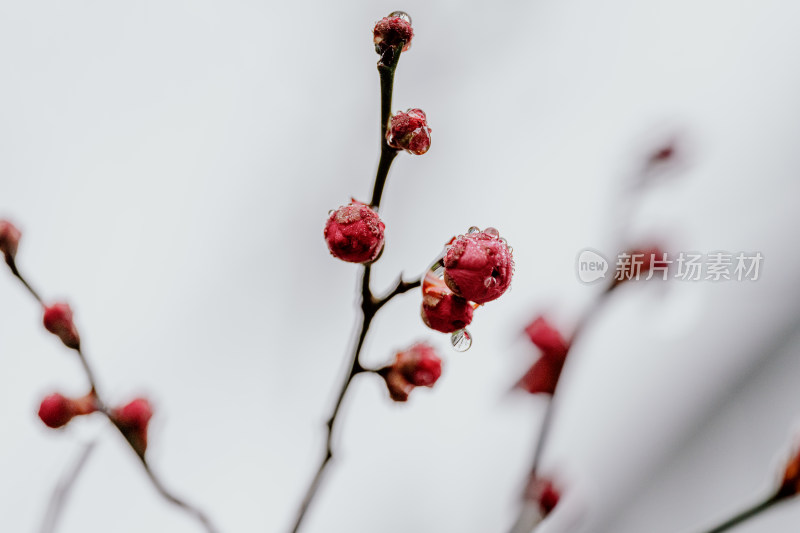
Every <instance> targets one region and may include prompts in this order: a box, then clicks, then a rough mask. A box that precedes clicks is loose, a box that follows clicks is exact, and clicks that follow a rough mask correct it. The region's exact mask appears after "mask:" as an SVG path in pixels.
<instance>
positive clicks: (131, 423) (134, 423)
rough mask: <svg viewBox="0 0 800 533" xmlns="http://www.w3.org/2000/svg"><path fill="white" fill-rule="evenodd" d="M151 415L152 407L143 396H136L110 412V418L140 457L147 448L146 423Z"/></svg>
mask: <svg viewBox="0 0 800 533" xmlns="http://www.w3.org/2000/svg"><path fill="white" fill-rule="evenodd" d="M152 416H153V409H152V408H151V406H150V402H149V401H147V400H146V399H144V398H136V399H135V400H133V401H131V402H130V403H128V404H127V405H124V406H122V407H118V408H116V409H114V410H113V411H112V412H111V420H112V421H113V422H114V423H115V424H116V425H117V427H118V428H119V429H120V431H122V434H123V435H125V438H126V439H128V442H129V443H130V444H131V446H132V447H133V449H134V450H136V453H138V454H139V455H140V456H142V457H144V453H145V451H146V450H147V425H148V423H149V422H150V418H151V417H152Z"/></svg>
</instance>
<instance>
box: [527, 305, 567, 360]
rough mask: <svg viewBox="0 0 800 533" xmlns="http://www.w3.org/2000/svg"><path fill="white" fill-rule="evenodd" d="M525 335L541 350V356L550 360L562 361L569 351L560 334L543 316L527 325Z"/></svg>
mask: <svg viewBox="0 0 800 533" xmlns="http://www.w3.org/2000/svg"><path fill="white" fill-rule="evenodd" d="M525 333H526V334H527V335H528V338H529V339H530V340H531V342H532V343H533V344H534V345H535V346H536V347H537V348H539V350H541V352H542V355H545V356H547V357H548V358H550V359H555V360H558V359H564V358H565V357H566V356H567V351H568V350H569V344H568V343H567V341H565V340H564V337H562V336H561V333H559V332H558V330H557V329H556V328H555V327H553V325H552V324H550V322H548V321H547V319H546V318H544V317H543V316H539V317H536V319H535V320H534V321H533V322H531V323H530V324H528V326H527V327H526V328H525Z"/></svg>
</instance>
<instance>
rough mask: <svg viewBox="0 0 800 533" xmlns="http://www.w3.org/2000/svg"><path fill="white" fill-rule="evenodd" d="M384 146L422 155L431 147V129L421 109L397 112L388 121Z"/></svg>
mask: <svg viewBox="0 0 800 533" xmlns="http://www.w3.org/2000/svg"><path fill="white" fill-rule="evenodd" d="M386 144H388V145H389V146H390V147H392V148H394V149H395V150H405V151H406V152H408V153H411V154H416V155H422V154H424V153H425V152H427V151H428V149H429V148H430V147H431V128H430V127H428V120H427V118H426V117H425V112H424V111H422V109H409V110H408V111H406V112H405V113H403V112H402V111H398V112H397V114H396V115H393V116H392V118H391V119H390V120H389V127H388V128H387V130H386Z"/></svg>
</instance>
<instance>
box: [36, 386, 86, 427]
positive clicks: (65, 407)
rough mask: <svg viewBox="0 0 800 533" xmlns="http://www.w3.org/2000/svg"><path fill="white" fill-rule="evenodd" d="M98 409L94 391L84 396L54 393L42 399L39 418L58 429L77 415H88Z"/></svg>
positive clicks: (48, 425)
mask: <svg viewBox="0 0 800 533" xmlns="http://www.w3.org/2000/svg"><path fill="white" fill-rule="evenodd" d="M96 410H97V403H96V398H95V396H94V394H92V393H89V394H87V395H86V396H84V397H83V398H67V397H65V396H63V395H61V394H58V393H54V394H51V395H49V396H47V397H46V398H45V399H44V400H42V403H41V404H40V405H39V418H40V419H41V420H42V422H44V424H45V425H46V426H47V427H50V428H53V429H56V428H60V427H64V426H66V425H67V424H68V423H69V422H70V420H72V419H73V418H74V417H76V416H79V415H88V414H90V413H93V412H95V411H96Z"/></svg>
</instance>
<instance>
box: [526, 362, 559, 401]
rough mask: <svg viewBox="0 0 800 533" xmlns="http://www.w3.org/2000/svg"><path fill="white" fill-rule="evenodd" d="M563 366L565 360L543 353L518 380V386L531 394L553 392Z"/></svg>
mask: <svg viewBox="0 0 800 533" xmlns="http://www.w3.org/2000/svg"><path fill="white" fill-rule="evenodd" d="M563 368H564V361H557V360H553V359H550V358H548V357H546V356H544V355H542V356H541V357H540V358H539V359H538V360H537V361H536V362H535V363H533V366H532V367H531V368H530V370H528V371H527V372H526V373H525V375H524V376H522V378H521V379H520V380H519V381H518V382H517V384H516V387H517V388H519V389H523V390H525V391H528V392H529V393H531V394H553V393H554V392H555V391H556V385H557V384H558V378H560V377H561V370H562V369H563Z"/></svg>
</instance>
